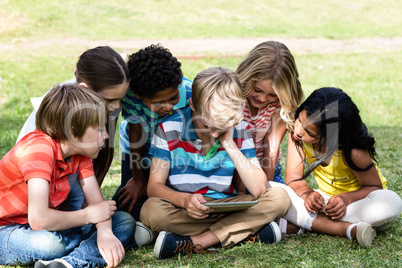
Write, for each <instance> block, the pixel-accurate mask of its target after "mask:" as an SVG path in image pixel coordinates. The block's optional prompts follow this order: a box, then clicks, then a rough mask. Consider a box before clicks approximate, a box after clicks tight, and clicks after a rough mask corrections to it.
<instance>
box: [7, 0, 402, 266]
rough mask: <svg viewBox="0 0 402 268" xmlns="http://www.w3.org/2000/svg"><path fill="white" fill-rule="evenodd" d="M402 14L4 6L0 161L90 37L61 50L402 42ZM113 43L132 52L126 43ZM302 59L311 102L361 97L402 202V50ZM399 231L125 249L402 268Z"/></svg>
mask: <svg viewBox="0 0 402 268" xmlns="http://www.w3.org/2000/svg"><path fill="white" fill-rule="evenodd" d="M28 5H29V7H28ZM401 10H402V1H394V0H383V1H380V0H358V1H353V2H351V1H346V0H340V1H336V2H335V1H318V0H312V1H308V4H306V3H305V2H300V1H299V2H298V1H290V0H284V1H273V0H268V1H257V0H250V1H239V0H231V1H230V0H220V1H211V0H206V1H201V2H200V1H198V2H194V1H193V2H190V1H181V0H176V1H157V0H151V1H138V0H134V1H127V0H126V1H123V0H117V1H106V0H98V1H90V0H70V1H64V2H63V3H60V2H59V1H50V0H47V1H45V0H36V1H22V0H13V1H9V0H0V56H1V57H0V158H2V157H3V156H4V155H5V154H6V153H7V152H8V151H9V150H10V149H11V148H12V146H13V145H14V143H15V140H16V138H17V136H18V134H19V130H20V129H21V127H22V125H23V123H24V122H25V120H26V118H27V117H28V116H29V114H30V112H31V111H32V107H31V103H30V100H29V98H30V97H35V96H40V95H42V94H43V93H45V92H46V91H47V90H48V89H49V88H50V87H52V86H53V85H54V84H56V83H59V82H64V81H67V80H69V79H71V78H72V77H73V73H74V66H75V63H76V61H77V59H78V56H79V55H80V54H81V53H82V52H83V51H84V50H86V49H88V48H89V47H88V46H87V45H86V43H85V42H82V43H81V42H77V44H75V45H69V46H65V45H63V42H62V41H63V40H66V39H68V38H73V39H74V40H75V39H76V40H87V41H88V40H92V41H95V42H96V41H97V40H102V42H100V43H99V45H104V44H105V42H106V41H105V40H130V39H149V40H166V39H185V38H225V37H265V36H267V39H271V38H270V37H272V36H273V37H278V38H279V37H283V38H285V37H287V38H311V39H312V40H314V39H315V38H326V39H334V40H346V41H347V40H353V39H355V38H366V39H368V40H371V39H374V38H395V37H399V38H400V37H402V36H401V33H400V29H402V18H401V16H399V13H400V11H401ZM106 44H107V43H106ZM162 44H163V43H162ZM255 45H257V44H255ZM113 48H114V49H116V50H117V51H119V52H123V49H122V48H119V47H113ZM137 49H138V48H133V49H132V50H131V51H129V52H130V53H133V52H135V51H136V50H137ZM250 49H251V47H250ZM177 56H178V58H179V60H180V61H181V62H182V67H183V72H184V75H185V76H186V77H187V78H189V79H193V78H194V77H195V75H196V74H197V73H198V72H199V71H201V70H204V69H206V68H208V67H211V66H222V67H226V68H230V69H233V70H234V69H236V67H237V65H238V64H239V62H240V61H241V60H242V58H243V57H230V58H227V57H219V56H218V57H212V56H211V57H205V58H195V59H190V58H185V57H181V55H177ZM294 56H295V59H296V62H297V65H298V69H299V73H300V80H301V83H302V86H303V89H304V91H305V95H306V96H308V95H309V94H310V93H311V92H312V91H313V90H314V89H317V88H319V87H323V86H336V87H340V88H342V89H343V90H344V91H346V92H347V93H348V94H349V95H350V96H351V97H352V99H353V100H354V101H355V102H356V104H357V105H358V107H359V109H360V111H361V115H362V118H363V121H364V122H365V123H366V125H367V126H368V128H369V131H370V132H371V133H372V134H373V135H374V136H375V138H376V141H377V145H376V149H377V153H378V158H377V159H378V160H379V163H380V168H381V171H382V172H383V175H384V176H385V177H386V178H387V180H388V184H387V185H388V188H389V189H391V190H394V191H395V192H397V193H398V194H399V195H400V196H402V186H401V183H400V182H401V177H402V176H401V175H402V174H401V173H402V172H401V166H402V157H401V150H400V148H401V147H402V144H401V140H402V134H401V133H402V127H401V125H402V112H401V107H402V105H401V104H402V99H401V98H402V94H401V92H402V76H401V75H400V67H401V62H402V49H401V48H400V47H397V48H390V49H387V48H384V49H379V50H378V51H372V50H370V51H369V52H365V51H364V48H362V52H359V53H357V52H347V51H338V52H336V53H330V54H328V53H320V51H310V52H306V53H299V54H294ZM117 138H118V137H116V154H115V159H114V161H113V164H112V167H111V169H110V170H109V173H108V175H107V177H106V179H105V182H104V184H103V185H102V192H103V194H104V196H105V198H110V197H111V196H112V195H113V193H114V191H115V189H116V188H117V186H118V184H119V180H120V152H119V149H118V139H117ZM286 143H287V139H285V140H284V142H283V143H282V145H281V147H282V152H283V153H284V155H283V158H282V160H281V161H282V164H283V166H285V162H286V150H285V148H286ZM283 172H284V170H283ZM283 174H284V173H283ZM311 183H312V182H311ZM401 233H402V220H401V219H398V220H397V221H396V222H395V223H394V224H393V225H392V226H391V227H390V228H389V229H388V230H387V231H386V232H384V233H380V234H378V237H377V238H376V239H375V241H374V244H373V247H371V248H369V249H362V248H359V247H358V245H357V243H356V242H352V241H350V240H348V239H345V238H338V237H330V236H327V235H319V234H314V233H306V234H303V235H299V236H294V237H290V238H285V239H283V240H282V242H281V243H279V244H277V245H274V246H271V245H264V244H259V243H256V244H246V245H240V246H235V247H233V248H231V249H228V250H220V251H219V252H214V253H213V254H204V255H199V254H195V255H191V256H177V257H175V258H172V259H169V260H156V259H155V258H154V257H153V246H147V247H144V248H139V249H138V250H129V251H127V252H126V257H125V259H124V261H123V263H122V264H121V266H122V267H160V266H162V267H228V266H229V267H249V266H252V267H400V266H401V265H400V262H401V261H400V260H401V257H402V247H401V244H402V236H401ZM0 267H10V266H1V265H0Z"/></svg>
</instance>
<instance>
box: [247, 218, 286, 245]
mask: <svg viewBox="0 0 402 268" xmlns="http://www.w3.org/2000/svg"><path fill="white" fill-rule="evenodd" d="M281 239H282V234H281V230H280V229H279V226H278V224H277V223H276V222H274V221H271V222H270V223H268V224H267V225H265V226H264V227H262V228H261V229H260V230H259V231H258V232H256V233H255V234H254V235H251V236H250V237H248V238H247V239H246V241H245V242H246V243H254V242H258V241H261V242H263V243H267V244H276V243H279V242H280V241H281Z"/></svg>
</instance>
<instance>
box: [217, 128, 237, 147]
mask: <svg viewBox="0 0 402 268" xmlns="http://www.w3.org/2000/svg"><path fill="white" fill-rule="evenodd" d="M233 133H234V126H233V127H230V128H228V130H227V131H226V132H225V133H223V134H221V135H220V136H219V141H220V142H221V143H222V146H223V148H225V149H226V147H227V146H229V145H230V144H231V143H233Z"/></svg>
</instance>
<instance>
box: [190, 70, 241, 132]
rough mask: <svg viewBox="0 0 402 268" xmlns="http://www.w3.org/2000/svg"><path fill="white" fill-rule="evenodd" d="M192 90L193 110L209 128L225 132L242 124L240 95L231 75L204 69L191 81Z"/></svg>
mask: <svg viewBox="0 0 402 268" xmlns="http://www.w3.org/2000/svg"><path fill="white" fill-rule="evenodd" d="M192 89H193V92H192V103H193V107H194V109H195V111H196V112H197V113H199V114H200V115H201V117H202V119H203V120H205V121H207V122H208V124H209V127H212V128H214V129H216V130H227V129H228V128H230V127H232V126H235V125H237V124H239V123H240V122H241V121H242V120H243V109H244V98H243V92H242V89H241V85H240V81H239V78H238V77H237V76H236V74H235V73H234V72H233V71H231V70H229V69H225V68H220V67H211V68H209V69H206V70H204V71H202V72H200V73H199V74H198V75H197V76H196V77H195V79H194V82H193V86H192Z"/></svg>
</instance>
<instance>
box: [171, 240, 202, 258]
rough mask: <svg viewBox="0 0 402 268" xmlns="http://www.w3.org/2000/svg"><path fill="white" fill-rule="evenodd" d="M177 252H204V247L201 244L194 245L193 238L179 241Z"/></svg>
mask: <svg viewBox="0 0 402 268" xmlns="http://www.w3.org/2000/svg"><path fill="white" fill-rule="evenodd" d="M174 252H175V253H181V254H185V253H189V254H190V255H191V254H193V253H201V254H204V253H205V252H204V248H203V247H202V246H201V245H200V244H196V245H193V242H191V240H184V241H180V242H179V241H177V242H176V248H175V250H174Z"/></svg>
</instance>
